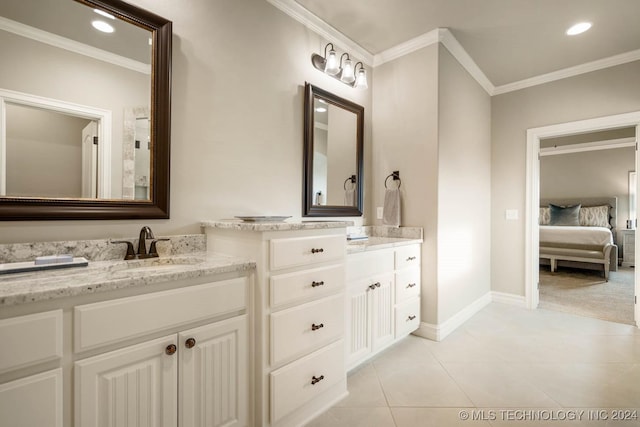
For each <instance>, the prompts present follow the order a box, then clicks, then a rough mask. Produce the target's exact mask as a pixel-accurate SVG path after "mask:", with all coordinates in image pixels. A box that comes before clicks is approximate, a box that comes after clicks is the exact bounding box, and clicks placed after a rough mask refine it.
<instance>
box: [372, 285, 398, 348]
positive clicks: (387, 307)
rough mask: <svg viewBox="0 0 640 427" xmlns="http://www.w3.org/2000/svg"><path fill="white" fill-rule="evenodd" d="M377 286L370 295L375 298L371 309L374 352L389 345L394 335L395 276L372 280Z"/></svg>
mask: <svg viewBox="0 0 640 427" xmlns="http://www.w3.org/2000/svg"><path fill="white" fill-rule="evenodd" d="M372 282H373V283H374V284H375V287H376V288H375V289H373V290H372V291H371V292H370V294H371V297H372V298H373V302H372V309H371V317H372V318H371V332H372V339H371V345H372V350H373V351H376V350H378V349H379V348H382V347H385V346H387V345H389V344H390V343H391V342H392V341H393V338H394V334H393V323H394V315H393V274H384V275H380V276H376V277H375V278H374V279H372Z"/></svg>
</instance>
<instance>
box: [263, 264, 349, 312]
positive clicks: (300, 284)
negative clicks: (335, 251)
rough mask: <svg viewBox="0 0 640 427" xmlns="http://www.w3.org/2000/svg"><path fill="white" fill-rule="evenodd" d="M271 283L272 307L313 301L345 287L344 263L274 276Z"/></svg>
mask: <svg viewBox="0 0 640 427" xmlns="http://www.w3.org/2000/svg"><path fill="white" fill-rule="evenodd" d="M270 285H271V286H270V291H271V306H272V307H277V306H279V305H283V304H287V303H292V302H304V301H311V300H313V299H317V298H319V297H323V296H326V295H327V294H331V293H334V292H337V291H339V290H341V289H343V288H344V265H343V264H337V265H332V266H329V267H322V268H314V269H311V270H304V271H298V272H295V273H289V274H280V275H277V276H272V277H271V280H270Z"/></svg>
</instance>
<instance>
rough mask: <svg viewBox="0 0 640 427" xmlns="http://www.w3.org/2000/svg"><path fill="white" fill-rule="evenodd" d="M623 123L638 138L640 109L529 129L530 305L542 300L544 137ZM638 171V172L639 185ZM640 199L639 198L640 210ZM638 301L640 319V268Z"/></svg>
mask: <svg viewBox="0 0 640 427" xmlns="http://www.w3.org/2000/svg"><path fill="white" fill-rule="evenodd" d="M623 127H635V135H636V138H637V136H638V134H639V133H640V112H633V113H625V114H619V115H613V116H606V117H600V118H595V119H588V120H580V121H575V122H569V123H562V124H556V125H550V126H544V127H539V128H532V129H528V130H527V165H526V166H527V171H526V211H525V217H526V221H525V222H526V224H525V227H526V228H525V301H526V304H527V307H528V308H530V309H535V308H537V307H538V304H539V301H540V294H539V289H538V286H539V285H538V284H539V279H540V277H539V225H538V216H539V200H540V140H541V139H545V138H554V137H560V136H565V135H577V134H583V133H588V132H597V131H603V130H608V129H617V128H623ZM638 163H639V159H638V154H637V146H636V155H635V167H636V170H638ZM637 185H638V175H636V186H637ZM638 202H639V200H638V199H636V201H635V204H636V206H635V208H636V212H638V211H639V210H638V208H639V206H638ZM634 249H635V252H637V251H638V250H639V249H640V241H639V240H638V239H636V241H635V248H634ZM634 282H635V295H636V304H635V307H634V318H635V321H636V324H637V325H638V324H639V323H640V309H639V307H638V304H637V295H639V294H640V289H639V287H640V286H639V285H640V272H639V271H638V269H636V270H635V272H634Z"/></svg>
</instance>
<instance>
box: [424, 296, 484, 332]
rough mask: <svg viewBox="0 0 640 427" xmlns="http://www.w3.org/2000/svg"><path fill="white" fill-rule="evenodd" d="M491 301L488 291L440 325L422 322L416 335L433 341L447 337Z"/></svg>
mask: <svg viewBox="0 0 640 427" xmlns="http://www.w3.org/2000/svg"><path fill="white" fill-rule="evenodd" d="M491 301H492V295H491V292H487V293H486V294H484V295H483V296H481V297H480V298H478V299H477V300H475V301H474V302H472V303H471V304H469V305H468V306H466V307H465V308H463V309H462V310H460V311H459V312H458V313H456V314H454V315H453V316H452V317H450V318H449V319H447V320H446V321H444V322H442V323H440V324H438V325H434V324H431V323H425V322H421V323H420V327H419V328H418V330H416V331H415V332H414V335H418V336H420V337H423V338H427V339H430V340H432V341H442V340H443V339H445V338H446V337H447V335H449V334H451V333H452V332H453V331H455V330H456V329H458V328H459V327H460V326H461V325H462V324H463V323H464V322H466V321H467V320H469V319H471V318H472V317H473V316H474V315H475V314H476V313H477V312H479V311H480V310H482V309H483V308H485V307H486V306H487V305H489V304H490V303H491Z"/></svg>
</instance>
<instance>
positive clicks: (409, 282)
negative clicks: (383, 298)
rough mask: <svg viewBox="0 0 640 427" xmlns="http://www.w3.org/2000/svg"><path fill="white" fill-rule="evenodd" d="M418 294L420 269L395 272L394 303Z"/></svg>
mask: <svg viewBox="0 0 640 427" xmlns="http://www.w3.org/2000/svg"><path fill="white" fill-rule="evenodd" d="M418 295H420V269H418V268H411V269H409V270H403V271H401V272H399V273H396V304H398V303H400V302H403V301H405V300H407V299H409V298H412V297H416V296H418Z"/></svg>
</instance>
